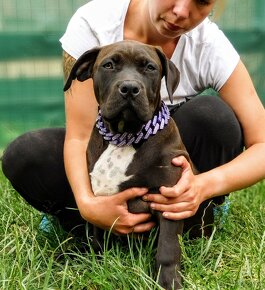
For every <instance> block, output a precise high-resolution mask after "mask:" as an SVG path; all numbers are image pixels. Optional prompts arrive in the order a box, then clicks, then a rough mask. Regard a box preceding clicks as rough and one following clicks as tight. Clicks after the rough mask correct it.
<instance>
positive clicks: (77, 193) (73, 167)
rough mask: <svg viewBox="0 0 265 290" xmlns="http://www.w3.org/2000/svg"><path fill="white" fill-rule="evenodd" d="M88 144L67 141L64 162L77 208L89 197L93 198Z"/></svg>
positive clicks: (75, 140)
mask: <svg viewBox="0 0 265 290" xmlns="http://www.w3.org/2000/svg"><path fill="white" fill-rule="evenodd" d="M86 148H87V142H85V141H81V140H77V139H71V140H67V139H66V141H65V145H64V160H65V170H66V175H67V178H68V180H69V183H70V186H71V188H72V191H73V193H74V197H75V200H76V203H77V206H79V205H80V204H82V201H84V200H86V199H87V198H88V197H89V196H93V192H92V189H91V185H90V180H89V174H88V168H87V162H86V157H85V156H86Z"/></svg>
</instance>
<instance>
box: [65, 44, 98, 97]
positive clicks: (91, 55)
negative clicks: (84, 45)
mask: <svg viewBox="0 0 265 290" xmlns="http://www.w3.org/2000/svg"><path fill="white" fill-rule="evenodd" d="M99 52H100V48H99V47H96V48H93V49H90V50H88V51H86V52H84V53H83V54H82V55H81V56H80V57H79V58H78V59H77V61H76V62H75V64H74V65H73V67H72V69H71V72H70V74H69V76H68V79H67V81H66V83H65V85H64V89H63V90H64V91H67V90H68V89H69V88H70V87H71V84H72V81H73V80H75V79H78V80H79V81H80V82H83V81H85V80H87V79H89V78H91V77H92V71H93V66H94V64H95V61H96V58H97V56H98V54H99Z"/></svg>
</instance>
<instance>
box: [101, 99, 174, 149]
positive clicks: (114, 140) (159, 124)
mask: <svg viewBox="0 0 265 290" xmlns="http://www.w3.org/2000/svg"><path fill="white" fill-rule="evenodd" d="M169 118H170V112H169V109H168V107H167V105H166V104H165V103H164V102H163V101H161V107H160V109H159V111H158V112H157V113H156V114H155V115H154V116H153V118H152V119H151V120H149V121H148V122H147V123H146V124H144V125H143V126H142V128H141V129H140V131H139V132H137V133H135V134H133V133H127V132H125V133H122V134H120V133H117V134H115V133H112V132H111V131H110V130H109V129H108V128H106V126H105V124H104V122H103V118H102V115H101V111H100V110H99V112H98V116H97V120H96V127H97V128H98V131H99V134H101V135H102V137H103V138H104V140H106V141H108V142H109V143H110V144H113V145H116V146H118V147H122V146H131V145H135V144H140V143H141V142H143V141H146V140H147V139H148V138H149V137H150V136H154V135H155V134H156V133H157V132H158V131H160V130H163V129H164V127H165V126H166V125H167V124H168V120H169Z"/></svg>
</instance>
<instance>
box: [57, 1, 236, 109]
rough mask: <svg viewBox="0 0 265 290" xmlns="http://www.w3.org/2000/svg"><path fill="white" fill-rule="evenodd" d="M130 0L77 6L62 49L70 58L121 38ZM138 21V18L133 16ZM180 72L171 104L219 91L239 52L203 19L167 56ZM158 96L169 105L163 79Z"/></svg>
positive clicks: (91, 2)
mask: <svg viewBox="0 0 265 290" xmlns="http://www.w3.org/2000/svg"><path fill="white" fill-rule="evenodd" d="M129 4H130V0H93V1H90V2H88V3H87V4H85V5H84V6H82V7H80V8H79V9H78V10H77V11H76V13H75V14H74V15H73V17H72V18H71V20H70V22H69V24H68V27H67V30H66V32H65V34H64V35H63V36H62V37H61V39H60V42H61V44H62V48H63V49H64V50H65V51H66V52H67V53H68V54H70V55H71V56H73V57H74V58H76V59H77V58H78V57H80V56H81V55H82V54H83V53H84V52H85V51H86V50H89V49H91V48H93V47H95V46H103V45H107V44H110V43H114V42H117V41H121V40H123V39H124V38H123V35H124V31H123V30H124V21H125V17H126V13H127V9H128V6H129ZM135 21H141V19H135ZM171 61H173V62H174V63H175V65H176V67H177V68H178V69H179V71H180V84H179V86H178V88H177V90H176V91H175V93H174V103H178V102H181V101H182V100H183V99H184V98H185V97H192V96H196V95H198V94H199V93H201V92H202V91H204V90H205V89H207V88H213V89H214V90H216V91H219V90H220V89H221V88H222V86H223V85H224V83H225V82H226V81H227V79H228V78H229V76H230V75H231V73H232V72H233V70H234V69H235V67H236V65H237V63H238V61H239V55H238V53H237V52H236V50H235V49H234V47H233V46H232V44H231V43H230V42H229V40H228V39H227V38H226V36H225V35H224V34H223V32H222V31H221V30H219V28H218V26H217V25H216V24H215V23H213V22H211V21H210V20H209V19H208V18H206V19H205V20H204V21H203V22H202V23H201V24H200V25H199V26H197V27H196V28H194V29H193V30H191V31H190V32H187V33H185V34H184V35H182V36H181V37H180V40H179V42H178V44H177V47H176V49H175V51H174V53H173V55H172V57H171ZM161 96H162V99H163V100H164V101H165V102H166V103H167V104H170V101H169V100H168V97H167V90H166V87H165V83H164V80H162V86H161Z"/></svg>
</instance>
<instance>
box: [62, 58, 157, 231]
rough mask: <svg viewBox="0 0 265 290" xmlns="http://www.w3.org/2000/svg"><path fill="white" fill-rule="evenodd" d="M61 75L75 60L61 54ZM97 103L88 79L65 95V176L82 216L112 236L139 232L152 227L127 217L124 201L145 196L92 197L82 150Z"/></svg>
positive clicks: (143, 217)
mask: <svg viewBox="0 0 265 290" xmlns="http://www.w3.org/2000/svg"><path fill="white" fill-rule="evenodd" d="M63 58H64V75H65V79H67V77H68V75H69V73H70V70H71V68H72V66H73V64H74V63H75V59H74V58H73V57H71V56H70V55H69V54H67V53H66V52H64V55H63ZM97 107H98V104H97V101H96V98H95V95H94V90H93V81H92V80H91V79H89V80H87V81H84V82H79V81H77V80H75V81H73V82H72V85H71V88H70V89H69V90H68V91H67V92H66V93H65V112H66V136H65V144H64V162H65V170H66V175H67V177H68V180H69V183H70V185H71V188H72V191H73V193H74V196H75V200H76V203H77V206H78V209H79V211H80V214H81V215H82V217H83V218H84V219H85V220H87V221H88V222H90V223H93V224H95V225H97V226H99V227H101V228H104V229H109V228H111V227H112V225H113V223H114V222H115V225H114V227H113V231H114V232H116V233H129V232H131V231H134V232H143V231H147V230H150V229H151V227H152V226H153V225H154V224H153V223H151V222H147V220H148V218H149V215H148V214H137V215H135V214H131V213H129V212H128V210H127V200H128V199H131V198H134V197H136V196H141V195H143V194H145V193H146V189H141V188H133V189H128V190H126V191H124V192H122V193H118V194H116V195H113V196H102V197H101V196H100V197H95V196H94V194H93V192H92V189H91V185H90V180H89V174H88V168H87V159H86V149H87V145H88V141H89V138H90V135H91V132H92V129H93V126H94V123H95V120H96V116H97Z"/></svg>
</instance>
